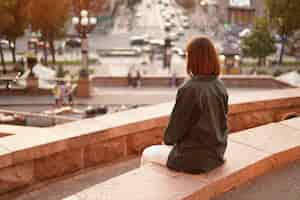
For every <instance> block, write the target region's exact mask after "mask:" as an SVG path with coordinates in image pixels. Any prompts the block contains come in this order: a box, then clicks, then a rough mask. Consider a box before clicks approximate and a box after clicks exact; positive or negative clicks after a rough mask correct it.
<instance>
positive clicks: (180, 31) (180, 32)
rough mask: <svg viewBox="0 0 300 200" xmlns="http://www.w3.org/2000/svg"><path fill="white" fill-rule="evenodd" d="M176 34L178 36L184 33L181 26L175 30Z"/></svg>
mask: <svg viewBox="0 0 300 200" xmlns="http://www.w3.org/2000/svg"><path fill="white" fill-rule="evenodd" d="M177 35H178V36H182V35H184V29H183V28H179V29H178V32H177Z"/></svg>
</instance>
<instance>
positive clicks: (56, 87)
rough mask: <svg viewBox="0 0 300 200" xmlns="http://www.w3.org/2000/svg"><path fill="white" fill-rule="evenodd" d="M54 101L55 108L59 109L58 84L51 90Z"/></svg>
mask: <svg viewBox="0 0 300 200" xmlns="http://www.w3.org/2000/svg"><path fill="white" fill-rule="evenodd" d="M52 93H53V96H54V100H55V106H56V107H59V106H60V87H59V85H58V83H56V84H55V86H54V88H53V90H52Z"/></svg>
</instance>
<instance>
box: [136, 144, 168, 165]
mask: <svg viewBox="0 0 300 200" xmlns="http://www.w3.org/2000/svg"><path fill="white" fill-rule="evenodd" d="M172 148H173V146H167V145H153V146H150V147H148V148H146V149H145V150H144V151H143V154H142V158H141V165H145V164H147V163H155V164H159V165H163V166H166V165H167V161H168V157H169V154H170V152H171V150H172Z"/></svg>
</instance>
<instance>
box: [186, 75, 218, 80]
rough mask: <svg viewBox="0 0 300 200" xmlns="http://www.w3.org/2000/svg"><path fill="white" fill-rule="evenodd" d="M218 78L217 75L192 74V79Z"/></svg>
mask: <svg viewBox="0 0 300 200" xmlns="http://www.w3.org/2000/svg"><path fill="white" fill-rule="evenodd" d="M217 78H218V76H217V75H193V76H191V79H192V80H197V81H213V80H216V79H217Z"/></svg>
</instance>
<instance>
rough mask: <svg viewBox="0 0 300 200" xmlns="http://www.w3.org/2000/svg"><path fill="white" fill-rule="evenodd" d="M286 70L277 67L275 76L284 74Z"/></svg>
mask: <svg viewBox="0 0 300 200" xmlns="http://www.w3.org/2000/svg"><path fill="white" fill-rule="evenodd" d="M283 73H284V72H283V71H282V70H280V69H276V70H275V71H274V73H273V76H280V75H281V74H283Z"/></svg>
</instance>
